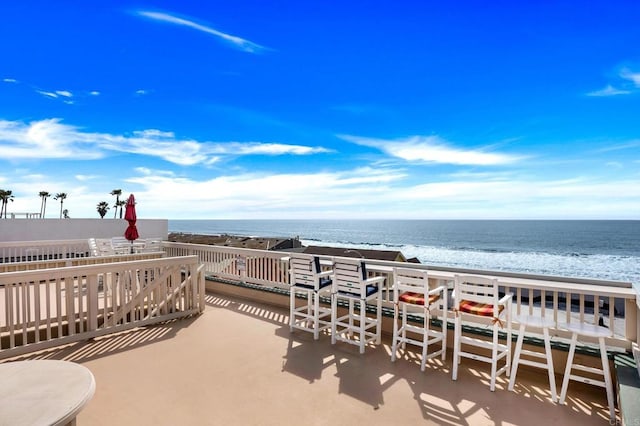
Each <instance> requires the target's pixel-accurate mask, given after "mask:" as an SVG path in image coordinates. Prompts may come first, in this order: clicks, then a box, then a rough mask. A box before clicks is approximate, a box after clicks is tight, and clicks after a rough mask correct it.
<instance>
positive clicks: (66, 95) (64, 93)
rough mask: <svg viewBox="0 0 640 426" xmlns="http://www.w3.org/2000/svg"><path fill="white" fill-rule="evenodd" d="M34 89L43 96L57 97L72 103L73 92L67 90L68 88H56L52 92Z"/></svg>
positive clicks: (66, 102)
mask: <svg viewBox="0 0 640 426" xmlns="http://www.w3.org/2000/svg"><path fill="white" fill-rule="evenodd" d="M35 91H36V93H38V94H40V95H42V96H44V97H45V98H51V99H59V100H61V101H62V102H64V103H65V104H69V105H73V103H74V102H73V100H72V99H71V98H72V97H73V93H71V92H69V91H68V90H56V91H54V92H50V91H46V90H40V89H35Z"/></svg>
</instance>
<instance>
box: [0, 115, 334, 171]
mask: <svg viewBox="0 0 640 426" xmlns="http://www.w3.org/2000/svg"><path fill="white" fill-rule="evenodd" d="M0 149H1V150H2V156H3V158H4V159H21V158H23V159H24V158H73V159H77V160H85V159H97V158H102V157H105V156H107V155H108V154H109V153H110V152H124V153H130V154H139V155H147V156H151V157H159V158H162V159H164V160H166V161H169V162H171V163H174V164H179V165H183V166H190V165H195V164H212V163H214V162H216V161H219V160H220V156H222V155H227V156H229V155H234V156H237V155H284V154H292V155H306V154H316V153H322V152H328V150H327V149H325V148H322V147H308V146H301V145H287V144H279V143H260V142H248V143H243V142H226V143H225V142H208V141H202V142H201V141H196V140H188V139H178V138H176V137H175V135H174V133H173V132H164V131H161V130H157V129H148V130H142V131H136V132H133V135H132V136H126V135H113V134H109V133H90V132H83V131H81V130H80V129H78V128H77V127H74V126H70V125H67V124H63V123H61V121H60V120H59V119H48V120H41V121H34V122H31V123H23V122H19V121H7V120H0Z"/></svg>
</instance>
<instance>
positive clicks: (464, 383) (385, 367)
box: [206, 294, 608, 426]
mask: <svg viewBox="0 0 640 426" xmlns="http://www.w3.org/2000/svg"><path fill="white" fill-rule="evenodd" d="M206 303H207V305H208V306H210V307H215V308H223V309H230V310H232V311H235V312H238V313H241V314H243V315H249V316H251V317H253V318H255V319H257V320H261V321H267V322H269V323H271V324H274V325H276V326H278V328H277V329H276V331H275V335H276V336H277V337H280V338H282V339H286V341H287V345H286V349H285V354H284V355H283V357H282V372H283V373H288V374H293V375H295V376H297V377H300V378H301V379H303V380H305V382H307V383H309V384H310V385H319V386H323V385H320V383H324V380H331V378H332V377H333V378H337V388H336V393H337V394H342V395H345V396H348V397H350V398H353V399H355V400H358V401H360V402H362V403H364V404H366V405H368V406H370V407H371V408H372V409H373V410H380V409H384V408H385V404H389V403H395V401H394V398H385V396H386V395H387V394H389V395H394V396H395V395H396V394H397V393H398V392H400V391H399V390H398V389H403V388H406V386H408V387H409V388H410V390H411V393H412V395H413V399H414V400H415V401H416V404H418V406H419V408H420V410H421V413H422V417H423V419H424V420H426V421H428V422H432V423H435V424H443V425H473V424H506V423H510V424H519V425H525V426H528V425H531V426H534V425H536V426H538V425H539V424H540V416H537V415H536V413H539V412H542V411H544V412H545V416H544V418H548V415H549V413H551V416H552V417H553V418H555V419H557V420H558V422H557V424H567V423H571V424H580V423H583V422H587V423H589V422H593V420H594V417H596V418H598V419H602V420H607V419H608V415H607V406H606V403H603V404H600V403H599V402H598V400H599V399H600V395H599V394H595V397H594V394H593V393H590V391H591V389H589V388H588V387H587V388H582V389H580V390H579V392H576V393H574V394H573V395H574V396H573V397H571V396H570V397H569V398H568V405H567V406H559V405H557V404H554V403H552V402H551V398H550V393H549V391H548V389H547V388H548V385H547V384H546V382H545V381H542V382H540V383H538V381H539V380H538V378H537V375H536V373H538V372H537V371H532V372H529V375H528V376H527V373H525V370H524V369H523V370H522V371H520V372H519V373H518V380H517V382H516V383H517V385H516V392H509V391H507V390H506V389H507V385H508V379H506V378H505V377H501V378H499V379H498V382H497V389H496V391H495V392H491V391H489V380H490V374H489V370H488V368H487V367H486V365H485V364H484V363H476V362H475V361H472V360H464V362H463V363H462V365H461V368H460V370H459V376H458V380H457V381H455V382H454V381H452V380H451V355H450V353H448V354H447V356H448V359H447V360H445V361H442V360H440V359H439V358H438V359H430V360H428V361H427V364H426V370H425V372H421V371H420V355H419V353H417V351H414V350H413V348H411V347H410V346H408V347H407V349H405V350H401V351H400V352H399V355H400V356H399V358H398V360H397V361H396V362H394V363H392V362H391V360H390V353H391V349H390V345H389V344H388V342H386V341H384V340H386V339H384V340H383V344H381V345H378V346H375V347H373V346H368V347H367V349H366V352H365V354H363V355H361V354H359V352H358V348H357V347H355V346H351V345H345V344H340V343H339V344H337V345H331V342H330V336H329V333H323V334H321V336H320V339H319V340H317V341H316V340H313V335H312V334H311V333H305V332H300V331H294V332H293V333H291V332H290V331H289V324H288V319H289V316H288V311H287V310H286V309H285V308H282V307H276V306H272V305H268V304H264V303H261V302H257V301H256V302H254V301H250V300H246V299H235V298H234V297H231V296H223V295H218V294H215V295H213V294H208V295H207V297H206ZM544 379H545V380H546V374H544ZM576 389H577V385H576ZM583 392H586V395H588V397H587V398H582V395H585V394H584V393H583ZM595 392H597V391H595ZM385 399H386V400H389V399H391V400H393V402H388V401H385ZM601 399H602V401H603V402H605V401H606V399H605V398H604V395H602V398H601ZM594 401H595V402H594ZM390 408H391V407H390Z"/></svg>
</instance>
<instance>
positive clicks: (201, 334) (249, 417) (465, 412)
mask: <svg viewBox="0 0 640 426" xmlns="http://www.w3.org/2000/svg"><path fill="white" fill-rule="evenodd" d="M206 300H207V308H206V309H205V311H204V313H203V314H202V315H200V316H197V317H193V318H189V319H186V320H177V321H173V322H171V323H168V324H162V325H157V326H153V327H148V328H144V329H138V330H133V331H130V332H126V333H121V334H118V335H111V336H106V337H102V338H99V339H95V340H92V341H87V342H81V343H76V344H72V345H68V346H65V347H61V348H56V349H53V350H48V351H44V352H40V353H37V354H32V355H29V356H24V357H20V358H17V359H62V360H68V361H73V362H77V363H80V364H83V365H85V366H86V367H88V368H89V369H90V370H91V371H92V372H93V374H94V376H95V379H96V393H95V396H94V397H93V399H92V400H91V401H90V402H89V404H88V405H87V406H86V407H85V409H84V410H83V411H82V412H81V413H80V414H79V416H78V418H77V421H78V425H80V426H82V425H110V426H112V425H288V424H307V425H359V424H367V425H383V424H384V425H396V424H438V425H492V424H493V425H495V424H499V425H536V426H537V425H540V424H543V425H545V426H550V425H573V424H575V425H578V424H579V425H591V424H599V425H603V424H609V419H608V409H607V405H606V404H607V403H606V396H605V392H604V389H601V388H597V387H593V386H589V385H585V384H582V383H576V382H572V383H571V385H570V387H569V396H568V405H565V406H559V405H556V404H554V403H552V402H551V398H550V394H549V390H548V387H549V385H548V382H547V375H546V373H545V372H542V371H539V370H533V369H528V368H527V367H524V366H523V367H521V369H520V371H519V372H518V380H517V382H516V389H515V392H509V391H507V390H506V387H507V382H506V380H505V378H504V377H503V378H501V379H499V381H498V386H497V389H496V391H495V392H490V391H489V386H488V380H489V377H488V371H489V366H488V365H487V364H484V363H478V362H474V361H472V360H467V359H465V360H463V361H462V364H461V367H460V370H459V376H458V380H457V381H455V382H454V381H452V380H451V358H452V357H451V351H448V352H447V360H445V361H444V363H443V362H441V361H440V360H439V359H438V360H431V361H430V362H428V363H427V369H426V371H425V372H424V373H423V372H421V371H420V366H419V359H418V357H416V356H415V355H414V354H413V353H412V352H408V353H407V354H405V356H404V357H403V358H402V359H399V360H398V361H396V362H395V363H392V362H391V361H390V356H389V353H390V345H389V343H390V342H389V336H384V338H383V344H382V345H380V346H378V347H375V348H374V347H368V348H367V350H366V352H365V354H364V355H360V354H359V353H358V349H357V347H355V346H352V345H347V344H344V343H339V344H336V345H335V346H332V345H331V339H330V337H329V336H327V335H323V336H321V337H320V340H319V341H314V340H313V336H312V335H311V334H309V333H304V332H300V331H296V332H294V333H290V332H289V327H288V325H287V322H288V311H287V310H285V309H282V308H279V307H274V306H271V305H266V304H262V303H259V302H255V301H251V300H244V299H240V298H234V297H231V296H223V295H219V294H213V293H208V294H207V295H206ZM556 382H557V385H558V389H559V387H560V384H561V377H560V376H558V377H557V380H556ZM60 391H61V392H63V391H64V390H63V389H61V390H60Z"/></svg>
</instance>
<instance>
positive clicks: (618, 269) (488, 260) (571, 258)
mask: <svg viewBox="0 0 640 426" xmlns="http://www.w3.org/2000/svg"><path fill="white" fill-rule="evenodd" d="M302 243H303V244H304V245H324V246H334V247H352V248H356V249H358V248H361V249H372V250H397V251H401V252H402V253H403V254H404V256H405V257H407V258H412V257H415V258H417V259H418V260H420V263H423V264H427V265H436V266H449V267H459V268H469V269H483V270H499V271H511V272H523V273H530V274H543V275H556V276H566V277H580V278H596V279H604V280H615V281H627V282H633V283H635V284H636V285H640V258H639V257H637V256H619V255H576V254H568V255H561V254H549V253H536V252H491V251H480V250H469V249H450V248H441V247H430V246H420V245H402V246H397V245H384V244H376V245H369V244H343V243H326V242H322V241H306V240H302Z"/></svg>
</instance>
